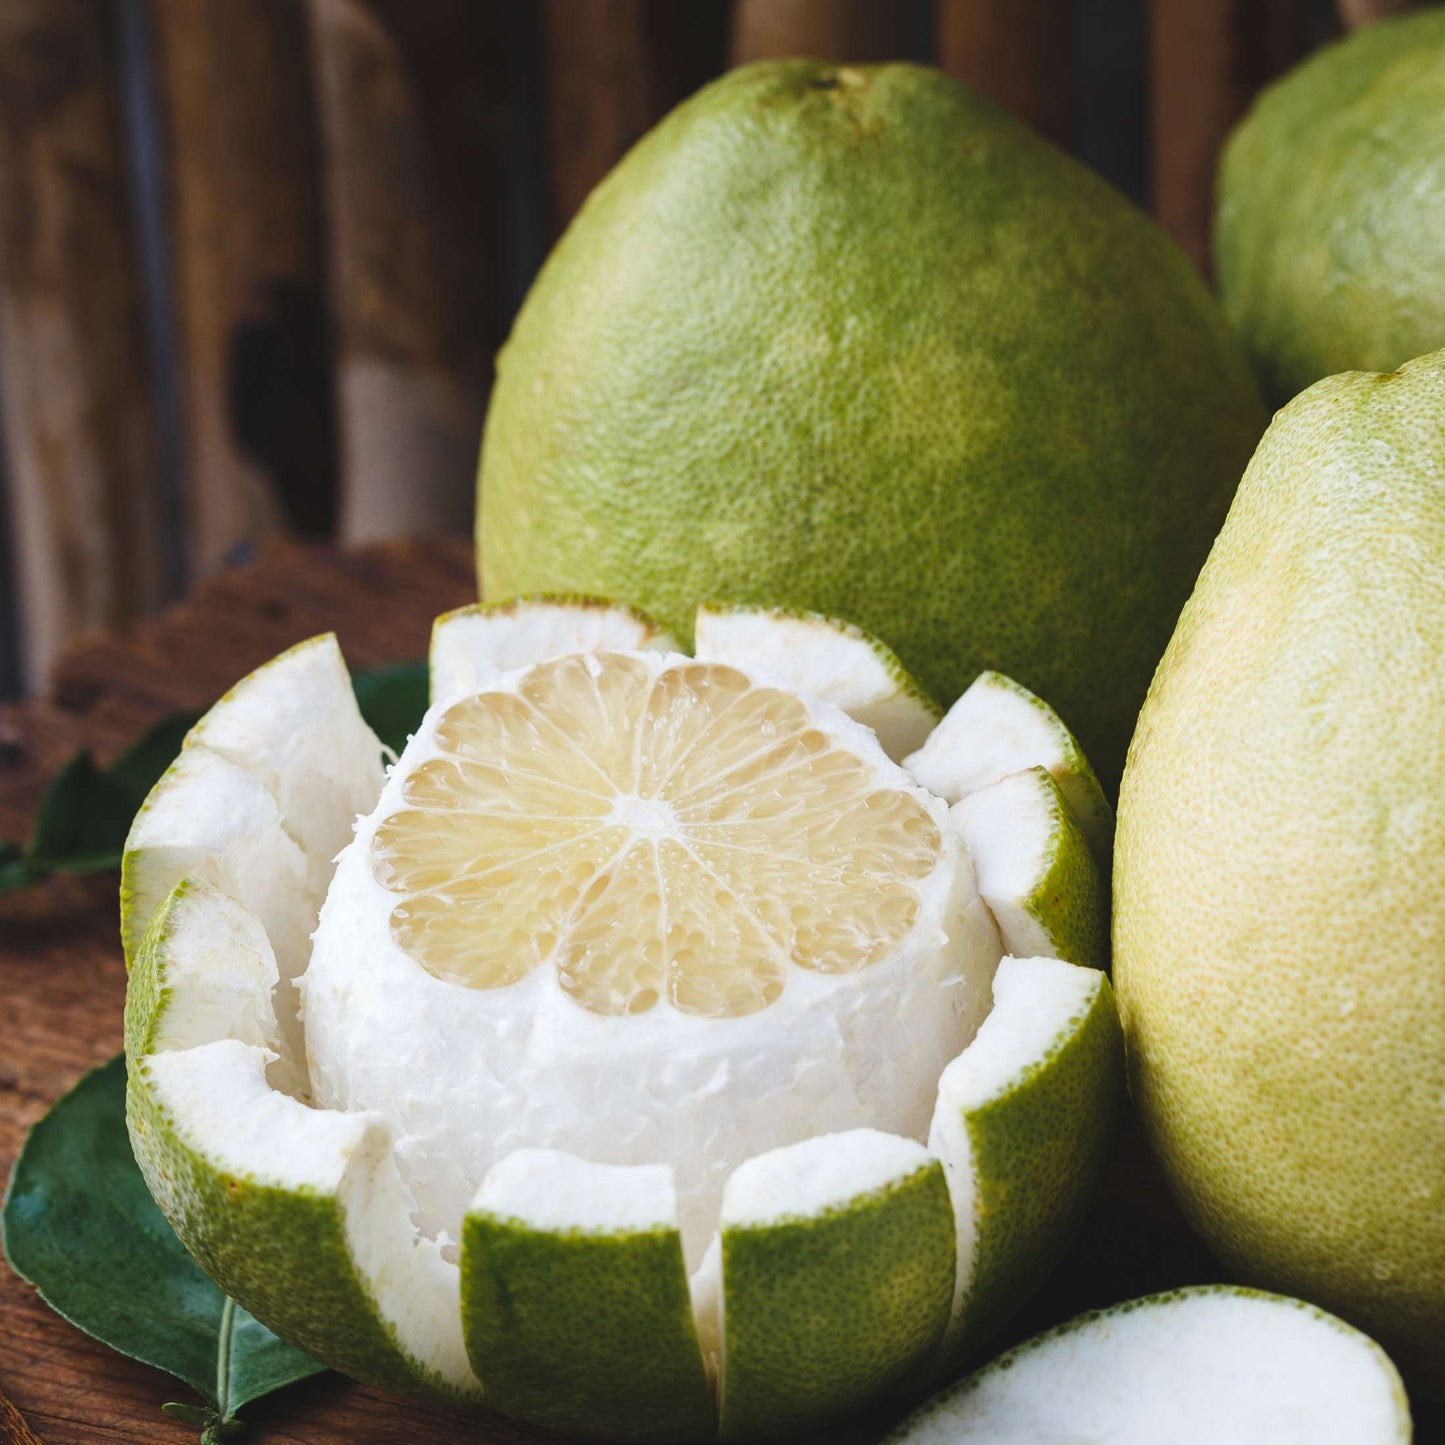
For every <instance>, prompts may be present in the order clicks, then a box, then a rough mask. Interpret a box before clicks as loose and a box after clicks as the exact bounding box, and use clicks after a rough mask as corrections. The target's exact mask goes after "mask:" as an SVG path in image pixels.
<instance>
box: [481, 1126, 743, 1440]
mask: <svg viewBox="0 0 1445 1445" xmlns="http://www.w3.org/2000/svg"><path fill="white" fill-rule="evenodd" d="M461 1298H462V1319H463V1326H464V1329H465V1332H466V1342H467V1350H468V1353H469V1355H470V1357H471V1361H472V1365H473V1368H474V1369H475V1371H476V1373H477V1374H478V1375H479V1376H481V1377H482V1378H483V1379H485V1380H486V1382H487V1392H488V1399H489V1400H490V1401H491V1403H492V1404H494V1405H495V1406H497V1408H499V1409H501V1410H503V1411H505V1412H506V1413H507V1414H509V1415H512V1416H514V1417H515V1418H517V1419H520V1420H526V1421H528V1422H530V1423H533V1424H538V1425H547V1426H551V1427H553V1428H557V1429H570V1430H580V1431H584V1432H586V1433H588V1434H601V1435H605V1436H614V1435H625V1436H626V1437H627V1438H629V1439H632V1440H638V1441H647V1440H655V1441H659V1442H672V1441H685V1440H708V1439H711V1438H713V1436H714V1434H715V1431H716V1422H715V1418H714V1414H713V1406H712V1397H711V1393H710V1390H709V1387H708V1380H707V1375H706V1372H705V1370H704V1368H703V1357H702V1353H701V1350H700V1348H699V1344H698V1337H697V1332H696V1328H695V1326H694V1323H693V1315H692V1305H691V1301H690V1297H689V1293H688V1280H687V1271H686V1268H685V1266H684V1264H683V1253H682V1237H681V1234H680V1233H679V1230H678V1226H677V1200H676V1196H675V1193H674V1191H673V1187H672V1179H671V1171H670V1170H668V1169H667V1168H665V1167H663V1166H660V1165H633V1166H627V1165H607V1164H590V1163H586V1162H584V1161H583V1160H581V1159H577V1158H575V1157H573V1156H572V1155H570V1154H565V1153H562V1152H560V1151H557V1150H550V1149H522V1150H518V1151H517V1152H516V1153H514V1154H510V1155H508V1156H507V1158H505V1159H503V1160H502V1161H501V1162H500V1163H498V1164H497V1165H495V1166H494V1167H493V1168H492V1170H491V1171H490V1172H489V1173H488V1175H487V1177H486V1179H485V1180H484V1181H483V1184H482V1187H481V1188H480V1190H478V1192H477V1197H476V1199H475V1200H474V1201H473V1204H472V1207H471V1209H470V1210H469V1211H468V1213H467V1217H466V1221H465V1223H464V1225H463V1229H462V1297H461Z"/></svg>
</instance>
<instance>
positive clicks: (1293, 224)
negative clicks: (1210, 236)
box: [1215, 8, 1445, 403]
mask: <svg viewBox="0 0 1445 1445" xmlns="http://www.w3.org/2000/svg"><path fill="white" fill-rule="evenodd" d="M1215 263H1216V270H1217V272H1218V276H1219V287H1220V291H1221V293H1222V294H1223V297H1224V304H1225V309H1226V311H1227V312H1228V314H1229V317H1230V320H1231V321H1233V322H1234V324H1235V326H1236V327H1237V328H1238V330H1239V332H1240V335H1241V336H1242V337H1243V338H1244V340H1245V342H1246V344H1247V345H1248V347H1249V349H1250V351H1251V353H1252V355H1253V357H1254V360H1255V364H1256V366H1257V367H1258V369H1259V373H1260V376H1261V377H1262V378H1263V380H1264V382H1265V386H1266V388H1267V390H1268V391H1269V392H1270V393H1271V395H1272V396H1273V398H1274V399H1275V400H1276V401H1277V402H1281V403H1282V402H1284V401H1286V400H1288V398H1290V397H1291V396H1293V395H1294V394H1295V393H1296V392H1298V391H1300V390H1301V389H1302V388H1304V387H1306V386H1308V385H1309V384H1310V383H1311V382H1314V381H1317V380H1319V378H1320V377H1322V376H1328V375H1329V374H1330V373H1332V372H1336V371H1351V370H1369V371H1388V370H1390V369H1391V368H1393V367H1396V366H1399V365H1400V364H1401V363H1402V362H1405V361H1408V360H1409V359H1410V358H1411V357H1412V356H1419V355H1421V354H1422V353H1424V352H1427V351H1432V350H1434V349H1435V348H1436V347H1438V346H1442V345H1445V11H1441V10H1438V9H1435V8H1430V9H1427V10H1423V11H1422V12H1421V13H1420V14H1418V15H1411V16H1406V17H1404V18H1401V19H1397V20H1389V21H1384V22H1382V23H1380V24H1376V25H1369V26H1366V27H1365V28H1364V29H1362V30H1358V31H1356V32H1355V33H1354V34H1353V35H1351V36H1350V37H1349V38H1348V39H1346V40H1343V41H1341V42H1340V43H1339V44H1337V45H1332V46H1330V47H1328V48H1327V49H1325V50H1322V51H1321V52H1320V53H1319V54H1318V55H1316V56H1314V57H1312V58H1311V59H1310V60H1308V61H1306V62H1305V63H1304V64H1303V65H1301V66H1300V67H1299V68H1298V69H1296V70H1294V71H1292V72H1290V74H1289V75H1287V76H1286V77H1285V78H1284V79H1283V80H1281V81H1279V82H1278V83H1277V84H1275V85H1273V86H1271V87H1270V88H1269V89H1268V90H1266V91H1265V92H1264V94H1263V96H1261V98H1260V99H1259V100H1258V101H1257V102H1256V103H1255V106H1254V109H1253V110H1252V111H1251V112H1250V113H1249V115H1248V116H1247V117H1246V118H1245V120H1244V121H1243V122H1242V123H1241V124H1240V126H1239V127H1238V129H1237V130H1236V131H1235V133H1234V135H1233V137H1232V138H1231V140H1230V142H1229V145H1228V147H1227V148H1226V150H1225V153H1224V160H1223V163H1222V165H1221V168H1220V179H1219V205H1218V212H1217V216H1216V224H1215Z"/></svg>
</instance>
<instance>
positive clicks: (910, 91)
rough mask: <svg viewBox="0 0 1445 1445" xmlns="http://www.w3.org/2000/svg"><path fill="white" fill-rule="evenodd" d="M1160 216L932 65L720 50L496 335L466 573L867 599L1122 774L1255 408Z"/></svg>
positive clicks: (656, 611)
mask: <svg viewBox="0 0 1445 1445" xmlns="http://www.w3.org/2000/svg"><path fill="white" fill-rule="evenodd" d="M1264 421H1265V418H1264V415H1263V413H1262V411H1261V408H1260V404H1259V400H1258V397H1257V394H1256V389H1255V384H1254V382H1253V379H1252V377H1251V376H1250V373H1249V368H1248V364H1247V362H1246V360H1245V358H1244V355H1243V352H1242V350H1241V348H1240V347H1239V345H1238V343H1237V341H1235V340H1234V338H1233V337H1232V335H1231V334H1230V332H1229V328H1228V326H1227V324H1226V322H1225V320H1224V318H1223V315H1222V313H1221V311H1220V309H1219V308H1218V306H1217V305H1216V303H1215V302H1214V301H1213V299H1212V298H1211V297H1210V295H1209V294H1208V292H1207V291H1206V290H1205V288H1204V286H1203V284H1202V283H1201V282H1200V280H1199V278H1198V276H1196V275H1195V274H1194V272H1193V270H1192V269H1191V267H1190V265H1189V263H1188V262H1187V260H1186V259H1185V257H1184V256H1183V254H1182V253H1181V252H1179V251H1178V250H1177V249H1176V248H1175V246H1174V245H1173V244H1172V243H1171V242H1170V241H1169V240H1168V238H1167V237H1166V236H1165V235H1164V234H1163V232H1161V231H1160V230H1158V229H1157V228H1156V227H1155V226H1154V225H1153V223H1152V222H1150V221H1149V220H1148V219H1147V218H1146V217H1144V216H1142V215H1141V214H1140V213H1139V212H1138V211H1136V210H1135V209H1134V208H1133V207H1132V206H1131V205H1129V204H1128V203H1127V202H1126V201H1125V200H1124V199H1123V198H1122V197H1120V196H1119V195H1117V194H1116V193H1115V192H1114V191H1112V190H1111V189H1110V188H1109V187H1108V186H1107V185H1106V184H1104V183H1103V182H1102V181H1100V180H1099V179H1098V178H1097V177H1095V176H1093V175H1092V174H1090V173H1089V172H1088V171H1087V170H1085V169H1084V168H1083V167H1082V166H1080V165H1078V164H1077V163H1076V162H1074V161H1073V160H1071V159H1070V158H1069V157H1067V156H1065V155H1063V154H1062V153H1061V152H1059V151H1057V150H1055V149H1054V148H1053V147H1052V146H1050V145H1049V144H1047V143H1046V142H1045V141H1043V140H1042V139H1040V138H1039V137H1038V136H1036V135H1035V134H1033V132H1031V131H1030V130H1028V129H1027V128H1026V127H1024V126H1023V125H1021V124H1019V123H1018V122H1017V121H1015V120H1013V119H1012V118H1011V117H1009V116H1008V115H1006V114H1005V113H1004V112H1002V111H1001V110H999V109H997V108H996V107H995V106H994V105H992V104H991V103H990V102H988V101H987V100H984V99H983V98H982V97H980V96H977V95H975V94H973V93H972V92H971V91H969V90H968V89H966V88H965V87H963V86H961V85H959V84H957V83H956V82H954V81H952V80H950V79H948V78H946V77H945V76H943V75H941V74H939V73H938V72H936V71H933V70H929V69H925V68H921V67H918V66H913V65H902V64H898V65H885V66H879V67H871V68H855V67H843V68H839V67H838V66H834V65H829V64H826V63H824V62H821V61H815V60H788V61H779V62H763V63H759V64H756V65H752V66H748V67H745V68H743V69H740V70H737V71H734V72H732V73H731V74H729V75H727V76H726V77H724V78H723V79H721V80H719V81H718V82H716V83H715V84H713V85H711V86H709V87H707V88H706V89H705V90H703V91H702V92H700V93H699V94H698V95H696V96H695V97H693V98H692V99H691V100H689V101H687V102H686V103H685V104H683V105H682V106H680V107H679V108H678V109H677V110H676V111H675V112H674V113H673V114H672V115H671V116H670V117H668V118H667V119H666V120H665V121H664V122H663V123H662V124H661V125H660V126H658V127H657V129H655V130H654V131H653V132H652V133H651V134H649V135H648V136H646V137H645V138H644V139H643V140H642V141H641V142H640V143H639V144H638V145H637V146H636V147H635V148H634V150H633V151H632V152H631V153H630V154H629V155H628V156H627V157H626V158H625V159H624V160H623V161H622V163H621V164H620V165H619V166H618V167H617V168H616V170H614V171H613V173H612V174H611V175H610V176H609V177H608V178H607V179H606V180H605V181H604V182H603V183H602V184H601V185H600V186H599V187H598V189H597V190H596V191H595V192H594V194H593V195H592V196H591V198H590V199H589V200H588V201H587V203H586V205H585V206H584V207H583V209H582V211H581V212H580V213H579V215H578V216H577V218H576V219H575V220H574V222H573V223H572V226H571V227H570V229H569V230H568V231H567V233H566V235H565V236H564V237H563V239H562V241H561V242H560V243H559V244H558V246H557V248H556V250H555V251H554V252H553V254H552V256H551V258H550V259H549V260H548V262H547V264H546V266H545V268H544V269H543V271H542V273H541V275H540V277H539V278H538V280H537V282H536V284H535V285H534V286H533V288H532V291H531V293H530V295H529V296H528V298H527V300H526V303H525V305H524V306H523V308H522V311H521V313H520V315H519V317H518V319H517V322H516V325H515V327H514V329H513V331H512V335H511V338H510V339H509V341H508V342H507V345H506V347H505V348H504V350H503V351H502V354H501V356H500V359H499V362H498V376H497V384H496V387H495V389H494V391H493V393H492V401H491V408H490V411H489V414H488V419H487V427H486V434H485V439H484V444H483V450H482V462H481V475H480V479H479V503H478V514H477V536H478V545H479V558H480V561H479V565H480V576H481V587H482V594H483V596H484V597H485V598H486V599H487V600H489V601H495V600H502V599H505V598H508V597H511V596H515V595H519V594H525V593H530V592H538V591H562V592H585V593H590V594H597V595H601V596H606V597H615V598H619V599H623V600H625V601H629V602H632V603H635V604H636V605H638V606H641V607H643V608H645V609H646V610H648V611H649V612H651V613H652V614H653V615H655V616H656V617H658V618H659V620H660V621H661V622H662V623H663V624H664V625H665V626H666V627H667V628H668V629H669V630H670V631H672V632H673V633H675V634H676V635H677V636H678V637H679V638H680V639H681V640H682V641H684V642H687V641H688V640H689V639H690V636H691V628H692V622H693V614H694V608H695V607H696V605H697V604H698V603H702V602H714V601H724V602H732V603H739V602H752V603H760V604H765V605H768V606H776V607H791V608H798V609H805V610H806V609H811V610H815V611H818V612H822V613H825V614H828V615H831V616H841V617H848V618H850V619H853V620H854V621H856V622H858V623H859V624H860V625H862V626H863V627H866V628H867V629H868V630H869V631H870V632H871V633H873V634H875V635H876V636H878V637H880V638H882V639H883V640H884V641H885V642H886V643H887V644H888V645H889V646H890V647H891V648H892V649H893V650H894V651H895V652H896V653H897V655H898V657H899V658H900V659H901V661H902V665H903V666H904V667H906V668H907V669H908V670H909V671H910V672H912V673H913V674H914V675H915V676H917V677H918V679H919V681H920V682H921V684H922V685H923V687H924V688H925V689H927V690H928V691H929V692H931V693H932V694H933V695H935V696H937V697H940V698H944V699H949V698H953V697H956V696H957V695H958V694H959V692H960V691H961V690H962V689H963V688H964V687H965V686H966V685H967V684H968V683H969V682H970V681H971V680H972V679H973V678H974V677H975V676H976V675H977V674H978V673H979V672H980V671H982V670H985V669H989V668H997V669H999V670H1000V671H1003V672H1006V673H1008V674H1009V675H1010V676H1012V677H1015V678H1017V679H1018V681H1019V682H1020V683H1022V684H1023V685H1024V686H1026V687H1028V688H1030V689H1032V690H1033V691H1035V692H1038V693H1040V694H1041V695H1043V696H1045V697H1047V698H1048V699H1049V701H1050V702H1051V703H1053V704H1054V706H1056V707H1057V708H1059V709H1060V711H1061V712H1063V713H1064V715H1065V716H1067V717H1068V719H1069V721H1070V724H1071V726H1072V727H1073V728H1074V729H1075V731H1076V732H1077V733H1078V735H1079V737H1080V739H1081V741H1082V742H1083V744H1084V746H1085V748H1086V749H1087V750H1088V751H1089V753H1090V755H1091V757H1093V758H1094V761H1095V762H1096V764H1097V765H1098V766H1099V768H1100V771H1101V774H1102V776H1103V777H1104V779H1105V781H1106V782H1107V783H1110V784H1112V782H1113V781H1115V780H1116V779H1117V776H1118V770H1119V767H1120V765H1121V763H1122V760H1123V753H1124V747H1125V743H1126V741H1127V738H1128V734H1129V730H1130V728H1131V726H1132V724H1133V719H1134V715H1135V713H1136V711H1137V709H1138V706H1139V703H1140V701H1141V700H1142V698H1143V695H1144V691H1145V688H1146V686H1147V683H1148V680H1149V676H1150V673H1151V671H1152V669H1153V667H1154V664H1155V662H1156V661H1157V660H1158V657H1159V654H1160V653H1161V652H1162V650H1163V647H1164V644H1165V642H1166V641H1167V640H1168V636H1169V630H1170V628H1171V627H1172V625H1173V622H1174V619H1175V617H1176V616H1177V615H1178V611H1179V608H1180V606H1181V605H1182V604H1183V602H1184V599H1185V598H1186V597H1187V595H1188V591H1189V587H1190V584H1191V583H1192V581H1193V578H1194V575H1195V573H1196V572H1197V570H1198V568H1199V566H1200V564H1201V563H1202V561H1203V559H1204V556H1205V553H1206V552H1207V551H1208V548H1209V543H1210V541H1211V540H1212V538H1213V536H1214V533H1215V531H1216V530H1217V529H1218V527H1219V524H1220V522H1221V521H1222V520H1223V517H1224V513H1225V510H1226V508H1227V507H1228V504H1229V498H1230V496H1231V494H1232V492H1233V489H1234V486H1235V484H1236V482H1237V481H1238V479H1239V474H1240V472H1241V471H1242V469H1243V467H1244V463H1245V461H1246V460H1247V459H1248V456H1249V451H1250V448H1251V447H1252V446H1253V445H1254V443H1255V441H1256V440H1257V439H1258V437H1259V434H1260V432H1261V431H1262V430H1263V427H1264Z"/></svg>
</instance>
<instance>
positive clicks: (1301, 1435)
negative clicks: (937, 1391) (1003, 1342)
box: [883, 1285, 1411, 1445]
mask: <svg viewBox="0 0 1445 1445" xmlns="http://www.w3.org/2000/svg"><path fill="white" fill-rule="evenodd" d="M1410 1440H1411V1425H1410V1409H1409V1406H1408V1404H1407V1403H1406V1400H1405V1391H1404V1388H1403V1387H1402V1385H1401V1384H1400V1377H1399V1375H1398V1374H1397V1373H1396V1371H1395V1367H1394V1366H1393V1365H1392V1364H1391V1363H1390V1361H1389V1359H1388V1358H1387V1357H1386V1355H1385V1352H1384V1351H1383V1350H1382V1349H1381V1348H1380V1347H1379V1346H1378V1345H1377V1344H1375V1342H1374V1341H1373V1340H1371V1339H1368V1338H1367V1337H1366V1336H1364V1335H1362V1334H1361V1333H1360V1332H1359V1331H1358V1330H1353V1329H1351V1328H1350V1327H1349V1326H1348V1325H1347V1324H1345V1323H1344V1321H1342V1320H1337V1319H1335V1318H1333V1317H1332V1316H1330V1315H1327V1314H1325V1313H1324V1312H1323V1311H1322V1310H1318V1309H1314V1308H1313V1307H1312V1306H1310V1305H1307V1304H1304V1303H1302V1302H1301V1301H1299V1300H1293V1299H1285V1298H1283V1297H1282V1296H1280V1295H1268V1294H1260V1293H1259V1292H1258V1291H1256V1290H1247V1289H1237V1288H1232V1287H1230V1286H1227V1285H1214V1286H1206V1287H1204V1288H1197V1289H1183V1290H1175V1291H1173V1292H1172V1293H1169V1294H1159V1295H1149V1296H1147V1297H1146V1298H1144V1299H1137V1300H1129V1301H1128V1302H1127V1303H1126V1304H1121V1305H1115V1306H1114V1307H1113V1308H1112V1309H1107V1310H1096V1311H1093V1312H1091V1313H1089V1314H1085V1315H1080V1316H1079V1318H1078V1319H1075V1320H1070V1321H1069V1323H1068V1324H1065V1325H1060V1326H1059V1327H1058V1328H1057V1329H1053V1330H1049V1331H1048V1332H1047V1333H1045V1334H1042V1335H1038V1336H1035V1338H1033V1339H1031V1340H1027V1341H1025V1342H1024V1343H1023V1344H1021V1345H1018V1346H1017V1347H1016V1348H1014V1349H1012V1350H1009V1351H1008V1352H1007V1353H1006V1354H1003V1355H1000V1356H999V1358H998V1359H997V1360H995V1361H994V1362H993V1363H992V1364H990V1365H987V1366H985V1367H984V1368H983V1369H981V1370H978V1371H976V1372H975V1373H974V1374H972V1375H970V1376H969V1377H968V1379H966V1380H963V1381H961V1382H960V1383H959V1384H958V1385H956V1386H955V1387H954V1388H953V1389H951V1390H946V1391H944V1392H943V1393H942V1394H941V1395H939V1396H938V1397H937V1398H936V1399H934V1400H932V1401H930V1402H929V1403H928V1404H927V1405H925V1406H923V1407H922V1409H920V1410H917V1411H915V1413H914V1414H912V1415H911V1416H909V1418H908V1419H907V1420H906V1421H904V1423H903V1424H902V1425H900V1426H899V1428H898V1429H897V1430H896V1431H894V1432H893V1433H892V1434H890V1435H889V1436H888V1437H887V1438H886V1439H885V1440H884V1442H883V1445H965V1442H969V1441H977V1442H978V1445H1084V1442H1090V1445H1092V1442H1098V1445H1105V1442H1107V1445H1410Z"/></svg>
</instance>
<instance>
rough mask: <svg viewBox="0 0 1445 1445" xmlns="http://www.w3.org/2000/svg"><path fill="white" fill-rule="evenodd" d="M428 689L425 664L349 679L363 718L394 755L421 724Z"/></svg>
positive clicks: (375, 670) (382, 669)
mask: <svg viewBox="0 0 1445 1445" xmlns="http://www.w3.org/2000/svg"><path fill="white" fill-rule="evenodd" d="M428 686H429V683H428V677H427V665H426V663H424V662H400V663H397V665H396V666H395V667H378V668H373V669H372V671H370V672H359V673H357V674H356V676H355V677H354V678H353V679H352V687H353V688H354V689H355V691H356V701H357V703H358V705H359V706H360V708H361V715H362V717H364V718H365V719H366V720H367V722H368V723H370V724H371V729H372V731H373V732H374V733H375V734H376V735H377V737H379V738H380V739H381V740H382V742H384V743H385V744H386V745H387V747H389V748H390V749H391V750H392V752H394V753H399V752H400V751H401V750H402V749H403V748H404V747H405V746H406V740H407V736H408V734H410V733H414V732H415V731H416V730H417V728H418V727H419V726H420V725H421V719H422V714H423V713H425V712H426V707H427V688H428Z"/></svg>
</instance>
